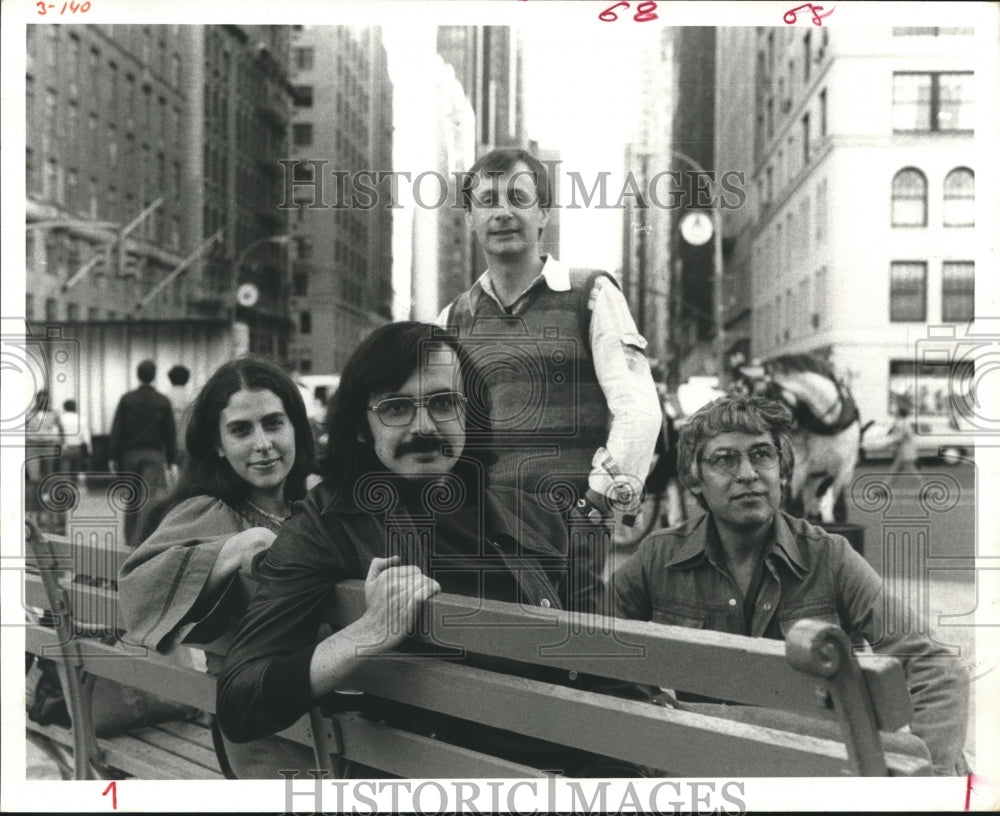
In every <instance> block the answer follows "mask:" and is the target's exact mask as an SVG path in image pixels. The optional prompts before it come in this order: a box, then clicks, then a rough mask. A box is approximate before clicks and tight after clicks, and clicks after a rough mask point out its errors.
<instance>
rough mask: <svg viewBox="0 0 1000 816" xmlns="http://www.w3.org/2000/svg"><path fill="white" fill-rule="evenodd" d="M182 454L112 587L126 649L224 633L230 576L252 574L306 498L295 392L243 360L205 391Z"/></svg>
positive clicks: (236, 595)
mask: <svg viewBox="0 0 1000 816" xmlns="http://www.w3.org/2000/svg"><path fill="white" fill-rule="evenodd" d="M186 448H187V454H188V461H187V463H186V465H185V467H184V471H183V472H182V473H181V476H180V478H179V479H178V483H177V486H176V487H175V488H174V490H173V491H172V492H171V493H170V495H168V496H167V497H166V498H165V499H163V500H162V501H161V502H159V503H158V504H156V505H155V506H153V507H152V509H151V510H150V512H149V513H148V514H147V515H146V517H145V518H144V520H143V523H142V525H141V527H140V540H141V541H142V544H140V545H139V547H137V548H136V551H135V552H134V553H133V554H132V555H131V556H130V557H129V559H128V560H127V561H126V562H125V564H124V566H123V567H122V573H121V577H120V580H119V591H120V596H121V603H122V611H123V613H124V615H125V618H126V622H127V623H128V625H129V636H130V639H131V640H132V641H134V642H136V643H141V644H143V645H145V646H150V647H152V648H154V649H158V650H161V651H162V650H165V649H166V648H168V647H169V646H170V645H171V644H172V643H175V642H180V641H182V640H185V639H197V640H198V641H201V642H204V641H206V640H211V639H212V638H213V637H215V636H216V635H218V634H221V633H222V631H224V630H225V628H226V626H227V625H228V623H229V616H228V615H226V614H220V613H224V612H230V613H232V612H234V611H240V610H239V609H234V607H233V605H234V603H235V604H238V603H239V601H240V596H242V602H243V604H245V601H246V597H245V595H244V594H243V593H242V592H240V591H239V590H240V586H239V582H238V580H236V577H237V573H238V572H243V573H249V572H250V568H251V566H252V562H253V559H254V557H255V556H256V555H257V554H258V553H260V552H262V551H263V550H264V549H266V548H267V547H268V546H270V544H271V542H272V541H274V537H275V534H276V533H277V531H278V528H279V527H280V526H281V523H282V522H283V521H284V520H285V519H286V518H288V516H289V515H290V514H291V507H290V503H291V502H292V501H295V500H297V499H301V498H302V497H303V496H305V493H306V476H307V475H308V473H309V469H310V466H311V463H312V459H313V437H312V433H311V430H310V426H309V420H308V417H307V416H306V410H305V405H304V404H303V402H302V396H301V394H300V393H299V390H298V388H297V387H296V386H295V383H294V382H293V381H292V380H291V378H289V377H288V375H287V374H285V372H284V371H282V370H281V369H280V368H279V367H278V366H276V365H275V364H274V363H271V362H268V361H266V360H259V359H255V358H251V357H242V358H239V359H237V360H232V361H230V362H228V363H225V364H224V365H223V366H221V367H220V368H219V369H218V370H217V371H216V372H215V373H214V374H213V375H212V376H211V378H210V379H209V380H208V382H207V383H205V386H204V387H203V388H202V389H201V392H200V393H199V394H198V396H197V398H196V399H195V401H194V404H193V406H192V410H191V421H190V423H189V425H188V429H187V435H186ZM195 630H198V631H197V638H195V637H192V635H194V634H195ZM206 630H207V631H206Z"/></svg>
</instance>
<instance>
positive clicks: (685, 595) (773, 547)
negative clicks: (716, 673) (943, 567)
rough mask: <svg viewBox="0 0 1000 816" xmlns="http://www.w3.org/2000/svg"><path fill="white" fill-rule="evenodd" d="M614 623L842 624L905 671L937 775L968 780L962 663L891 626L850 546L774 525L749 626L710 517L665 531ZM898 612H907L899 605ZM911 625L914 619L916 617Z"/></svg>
mask: <svg viewBox="0 0 1000 816" xmlns="http://www.w3.org/2000/svg"><path fill="white" fill-rule="evenodd" d="M611 581H612V586H611V587H610V591H611V593H612V595H613V597H614V603H615V610H616V614H617V615H618V616H619V617H623V618H631V619H634V620H643V621H653V622H654V623H666V624H672V625H674V626H686V627H689V628H693V629H710V630H713V631H717V632H729V633H731V634H737V635H750V636H752V637H770V638H776V639H784V637H785V636H786V635H787V634H788V631H789V630H790V629H791V627H792V626H793V625H794V624H795V622H796V621H798V620H801V619H803V618H816V619H819V620H823V621H828V622H830V623H837V624H838V625H839V626H840V627H841V628H842V629H843V630H844V631H845V632H846V633H847V634H848V635H849V636H850V637H851V639H852V641H854V642H858V640H859V638H863V639H864V640H865V641H867V643H868V644H870V645H871V646H872V648H873V649H874V651H875V652H877V653H879V654H885V655H892V656H894V657H897V658H899V660H900V662H901V663H902V664H903V670H904V672H905V675H906V682H907V686H908V687H909V689H910V698H911V701H912V703H913V708H914V716H913V721H912V722H911V724H910V727H911V730H912V731H913V733H914V734H916V735H917V736H918V737H920V738H921V739H922V740H923V741H924V742H925V743H926V744H927V747H928V749H929V750H930V753H931V758H932V760H933V763H934V771H935V773H938V774H950V773H964V772H965V760H964V757H963V755H962V748H963V746H964V744H965V734H966V728H967V723H968V702H969V700H968V696H969V688H968V678H967V676H966V673H965V671H964V669H962V667H961V666H960V664H959V662H958V660H957V658H956V657H954V656H952V655H951V654H949V652H948V651H947V650H946V649H944V648H943V647H941V646H938V645H936V644H935V643H933V642H932V641H931V640H929V639H928V638H926V637H923V636H921V635H918V634H916V633H915V632H907V631H905V624H904V626H898V625H897V626H886V620H885V609H887V608H892V607H891V606H889V605H888V604H887V601H888V599H887V598H886V596H885V593H884V589H883V582H882V579H881V578H880V577H879V576H878V573H876V572H875V570H874V569H873V568H872V567H871V566H870V565H869V564H868V562H867V561H865V559H864V558H863V557H862V556H861V555H860V554H858V553H857V552H856V551H855V550H854V549H853V548H852V547H851V545H850V544H849V543H848V542H847V540H846V539H845V538H843V537H842V536H838V535H831V534H829V533H827V532H826V531H825V530H823V529H822V528H820V527H817V526H815V525H812V524H809V523H808V522H806V521H803V520H801V519H796V518H793V517H792V516H789V515H788V514H786V513H779V514H778V515H776V516H775V519H774V525H773V527H772V537H771V542H770V544H769V545H768V546H767V551H766V553H765V556H764V573H763V581H762V583H761V586H760V590H759V592H758V593H757V598H756V601H755V604H754V607H753V611H752V615H751V616H750V620H746V618H745V616H744V611H743V596H742V593H741V592H740V589H739V587H738V585H737V583H736V581H735V580H734V579H733V578H732V577H731V576H730V575H729V574H728V572H727V571H726V568H725V565H724V561H723V559H722V556H721V545H720V543H719V537H718V533H717V532H716V528H715V522H714V521H713V520H712V518H711V516H710V515H703V516H699V517H697V518H694V519H691V520H689V521H688V522H686V523H685V524H683V525H681V526H679V527H674V528H671V529H667V530H660V531H658V532H656V533H654V534H652V535H651V536H649V537H648V538H647V539H646V540H645V541H643V543H642V544H641V545H640V547H639V549H638V551H637V552H636V553H635V555H634V556H633V557H632V558H631V559H629V561H628V562H626V563H625V564H624V565H622V566H621V567H620V568H619V569H618V570H617V571H616V572H615V574H614V576H613V577H612V579H611ZM895 608H896V609H900V610H902V609H906V607H905V606H903V605H897V606H896V607H895ZM904 620H910V621H912V620H915V616H914V614H913V613H912V611H909V612H908V616H907V617H906V618H905V619H904Z"/></svg>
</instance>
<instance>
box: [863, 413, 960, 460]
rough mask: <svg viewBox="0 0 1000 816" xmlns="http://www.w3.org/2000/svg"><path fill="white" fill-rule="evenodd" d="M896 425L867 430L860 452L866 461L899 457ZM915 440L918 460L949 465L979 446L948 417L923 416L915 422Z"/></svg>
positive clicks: (882, 424) (889, 422) (877, 425)
mask: <svg viewBox="0 0 1000 816" xmlns="http://www.w3.org/2000/svg"><path fill="white" fill-rule="evenodd" d="M892 424H893V422H892V420H890V419H885V420H878V421H875V422H873V423H871V424H870V425H868V426H867V427H866V428H865V430H864V431H863V433H862V436H861V444H860V449H859V451H858V456H859V458H860V459H861V461H862V462H874V461H878V460H886V459H892V458H893V457H894V456H895V455H896V442H895V440H894V439H893V437H892ZM913 439H914V441H915V442H916V444H917V458H918V459H936V460H940V461H942V462H944V463H945V464H947V465H956V464H958V462H959V461H960V460H961V459H963V458H965V457H968V456H969V455H970V454H971V453H972V452H973V451H974V450H975V447H976V444H975V437H974V436H973V435H972V433H971V432H970V430H969V429H961V428H960V426H959V425H958V423H957V422H955V421H954V420H953V419H951V418H950V417H946V416H922V417H919V418H918V419H917V420H915V421H914V423H913Z"/></svg>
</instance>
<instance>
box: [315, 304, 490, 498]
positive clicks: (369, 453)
mask: <svg viewBox="0 0 1000 816" xmlns="http://www.w3.org/2000/svg"><path fill="white" fill-rule="evenodd" d="M436 350H451V351H452V352H454V354H455V356H456V357H457V359H458V363H459V367H460V370H461V376H462V382H461V384H460V385H459V390H461V392H462V393H463V394H464V395H465V396H466V398H467V399H468V402H467V403H466V406H465V415H466V421H465V437H466V445H465V448H466V449H465V452H463V454H462V459H464V460H466V463H468V462H470V461H471V462H475V463H478V465H479V467H477V470H479V471H481V472H485V469H486V467H485V466H487V465H489V464H491V463H492V461H493V459H494V458H495V454H494V452H493V426H492V423H491V421H490V408H491V404H490V395H489V389H488V387H487V383H486V378H485V376H484V375H483V372H481V371H479V370H478V368H477V367H476V366H475V364H474V363H473V361H472V360H471V359H470V358H469V355H468V353H467V352H466V351H465V349H464V348H463V347H462V346H461V345H460V344H459V342H458V341H457V340H456V338H455V336H454V335H453V334H448V333H446V332H445V331H444V329H442V328H440V327H438V326H434V325H431V324H430V323H419V322H416V321H412V320H403V321H399V322H396V323H389V324H388V325H385V326H381V327H379V328H378V329H376V330H375V331H373V332H372V333H371V334H370V335H368V337H366V338H365V339H364V340H363V341H362V342H361V344H360V345H359V346H358V348H357V349H356V350H355V352H354V354H352V355H351V358H350V360H348V361H347V364H346V365H345V366H344V371H343V373H342V374H341V377H340V385H339V386H338V387H337V392H336V394H334V396H333V399H331V400H330V405H329V409H328V411H327V418H326V428H327V432H328V434H329V441H328V443H327V450H326V456H325V459H324V461H323V464H322V469H323V475H324V477H325V478H327V479H330V480H331V481H342V480H344V479H351V478H353V477H355V476H357V475H358V473H359V471H361V472H363V471H364V470H366V469H367V468H370V467H381V465H379V463H378V461H377V460H376V459H374V457H375V454H374V451H373V449H372V440H371V438H370V434H369V430H368V418H367V417H368V399H369V397H370V396H371V395H372V394H376V393H378V392H380V391H393V390H395V389H396V388H398V387H399V386H401V385H402V384H403V383H404V382H406V380H407V379H408V378H409V377H410V376H411V375H412V374H413V372H414V371H417V370H418V369H419V368H421V367H423V366H425V365H428V364H433V361H434V353H435V351H436ZM359 437H360V438H359ZM463 465H464V463H463V462H462V461H461V460H460V461H459V462H458V463H457V464H456V465H455V469H456V470H459V471H460V470H462V469H463Z"/></svg>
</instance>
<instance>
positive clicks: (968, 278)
mask: <svg viewBox="0 0 1000 816" xmlns="http://www.w3.org/2000/svg"><path fill="white" fill-rule="evenodd" d="M975 308H976V265H975V263H974V262H972V261H945V262H944V264H943V265H942V266H941V319H942V320H950V321H962V322H965V321H968V320H972V318H973V315H974V314H975Z"/></svg>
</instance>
